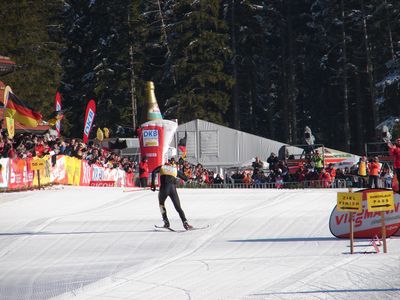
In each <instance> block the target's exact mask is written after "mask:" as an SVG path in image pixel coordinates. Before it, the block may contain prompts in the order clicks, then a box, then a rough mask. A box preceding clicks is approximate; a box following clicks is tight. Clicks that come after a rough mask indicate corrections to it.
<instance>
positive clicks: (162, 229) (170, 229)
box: [154, 225, 210, 232]
mask: <svg viewBox="0 0 400 300" xmlns="http://www.w3.org/2000/svg"><path fill="white" fill-rule="evenodd" d="M208 227H210V225H205V226H200V227H193V228H190V229H188V230H186V229H181V230H176V229H173V228H171V227H164V226H159V225H154V229H155V230H159V231H171V232H186V231H194V230H201V229H206V228H208Z"/></svg>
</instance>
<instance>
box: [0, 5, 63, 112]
mask: <svg viewBox="0 0 400 300" xmlns="http://www.w3.org/2000/svg"><path fill="white" fill-rule="evenodd" d="M50 7H51V8H52V9H51V10H49V8H50ZM61 8H62V6H61V3H60V2H59V1H56V0H51V1H44V0H39V1H29V0H18V1H1V2H0V36H1V42H0V54H1V55H5V56H9V57H10V58H11V59H12V60H13V61H15V62H16V64H17V68H16V70H15V72H14V73H11V74H9V75H7V77H5V78H4V79H3V78H2V80H4V81H5V83H6V84H8V85H10V86H11V88H12V89H13V91H14V93H15V94H16V95H17V96H18V97H19V98H21V99H22V100H23V101H25V102H26V103H27V104H29V105H30V106H32V107H33V108H34V109H35V110H36V111H39V112H41V113H42V115H43V118H44V119H46V117H47V116H49V115H50V114H51V113H52V112H53V111H54V96H55V93H56V90H57V87H58V85H59V80H60V71H61V70H60V63H59V62H60V59H59V51H60V46H61V44H60V42H61V40H60V35H59V28H60V26H61V25H60V24H59V23H58V21H59V19H58V18H57V13H58V12H59V11H60V10H61Z"/></svg>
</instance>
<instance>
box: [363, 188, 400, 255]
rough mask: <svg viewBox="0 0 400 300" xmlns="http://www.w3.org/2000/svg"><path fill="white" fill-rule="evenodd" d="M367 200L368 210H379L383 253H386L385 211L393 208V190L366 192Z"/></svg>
mask: <svg viewBox="0 0 400 300" xmlns="http://www.w3.org/2000/svg"><path fill="white" fill-rule="evenodd" d="M367 201H368V211H380V212H381V227H382V241H383V253H387V244H386V224H385V211H388V210H394V209H395V208H394V196H393V191H380V192H373V193H368V196H367Z"/></svg>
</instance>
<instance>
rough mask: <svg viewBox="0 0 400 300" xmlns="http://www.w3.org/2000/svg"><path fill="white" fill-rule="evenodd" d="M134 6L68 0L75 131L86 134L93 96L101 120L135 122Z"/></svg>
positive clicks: (66, 90)
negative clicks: (86, 116)
mask: <svg viewBox="0 0 400 300" xmlns="http://www.w3.org/2000/svg"><path fill="white" fill-rule="evenodd" d="M127 7H128V9H127ZM129 7H130V1H129V0H119V1H91V2H88V1H80V0H76V1H69V2H68V7H67V10H66V12H65V24H66V26H65V36H66V40H67V47H66V50H65V52H64V53H63V57H64V60H63V67H64V71H65V72H64V74H63V84H64V86H63V94H64V97H65V98H66V99H67V100H66V103H67V105H68V106H69V108H71V112H72V113H71V114H69V115H68V121H69V123H70V124H71V127H72V128H71V132H72V134H73V135H75V136H79V135H81V134H82V133H81V132H82V130H83V121H84V120H83V119H84V113H85V107H86V104H87V103H88V101H89V100H90V99H92V98H93V99H94V100H95V101H96V104H97V113H96V115H97V116H96V118H95V125H96V126H98V127H101V128H103V127H109V128H115V127H116V126H117V125H120V124H123V125H126V124H132V98H131V91H132V88H131V86H130V83H131V81H130V79H131V75H132V72H131V70H132V64H131V57H130V54H132V53H131V52H130V51H131V50H132V49H130V27H129V24H128V19H129V17H130V13H131V10H130V9H129ZM92 132H94V134H95V130H93V131H92ZM132 134H133V132H132Z"/></svg>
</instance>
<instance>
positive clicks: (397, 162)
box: [387, 137, 400, 192]
mask: <svg viewBox="0 0 400 300" xmlns="http://www.w3.org/2000/svg"><path fill="white" fill-rule="evenodd" d="M387 145H388V147H389V153H390V155H391V156H393V160H394V163H393V167H394V172H395V173H396V177H397V182H400V137H398V138H397V139H396V144H395V145H393V144H392V143H391V142H388V144H387ZM396 192H399V191H396Z"/></svg>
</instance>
